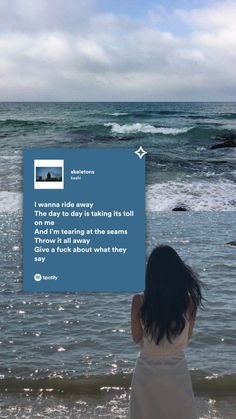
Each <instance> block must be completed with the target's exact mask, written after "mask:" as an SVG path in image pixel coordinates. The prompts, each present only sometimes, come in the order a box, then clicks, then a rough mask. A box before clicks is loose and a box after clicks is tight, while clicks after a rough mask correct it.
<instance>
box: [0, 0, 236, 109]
mask: <svg viewBox="0 0 236 419" xmlns="http://www.w3.org/2000/svg"><path fill="white" fill-rule="evenodd" d="M0 100H1V101H4V100H6V101H7V100H10V101H11V100H12V101H24V100H39V101H44V100H45V101H50V100H53V101H54V100H55V101H57V100H61V101H87V100H88V101H122V100H124V101H126V100H127V101H137V100H138V101H149V100H150V101H163V100H167V101H169V100H170V101H171V100H173V101H174V100H183V101H184V100H190V101H191V100H206V101H207V100H209V101H210V100H236V1H235V0H233V1H232V0H224V1H216V0H212V1H207V0H188V1H185V0H172V1H171V0H166V1H164V0H163V1H155V0H153V1H151V0H35V1H33V0H0Z"/></svg>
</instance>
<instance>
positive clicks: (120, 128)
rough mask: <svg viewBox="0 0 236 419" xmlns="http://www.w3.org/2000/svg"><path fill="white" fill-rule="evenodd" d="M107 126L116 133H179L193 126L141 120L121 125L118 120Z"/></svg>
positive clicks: (106, 125) (106, 124) (108, 123)
mask: <svg viewBox="0 0 236 419" xmlns="http://www.w3.org/2000/svg"><path fill="white" fill-rule="evenodd" d="M104 126H105V127H111V132H113V133H115V134H137V133H140V132H141V133H144V134H164V135H178V134H182V133H185V132H188V131H190V130H191V129H192V128H193V127H183V128H170V127H155V126H154V125H150V124H142V123H140V122H137V123H134V124H124V125H120V124H118V123H116V122H107V123H105V124H104Z"/></svg>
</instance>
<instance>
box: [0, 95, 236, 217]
mask: <svg viewBox="0 0 236 419" xmlns="http://www.w3.org/2000/svg"><path fill="white" fill-rule="evenodd" d="M235 133H236V103H0V141H1V156H0V198H1V204H0V205H1V206H3V207H4V206H6V205H7V206H8V208H11V207H12V204H13V203H14V205H20V194H19V191H20V190H21V157H22V149H23V148H24V147H72V148H73V147H76V148H77V147H131V146H132V147H137V148H138V147H139V146H140V145H142V146H143V147H144V148H145V150H146V151H147V152H148V155H147V182H148V190H147V194H148V206H149V209H154V210H160V211H168V210H170V209H172V208H173V207H175V206H176V205H181V204H182V205H183V204H184V205H186V206H188V207H189V208H190V209H191V210H195V211H201V210H205V211H209V210H210V211H218V210H234V209H235V207H236V183H235V179H236V170H235V157H236V154H235V148H222V149H217V150H211V149H210V147H211V145H213V144H215V143H217V142H218V141H217V140H216V137H222V138H225V137H227V136H230V135H235Z"/></svg>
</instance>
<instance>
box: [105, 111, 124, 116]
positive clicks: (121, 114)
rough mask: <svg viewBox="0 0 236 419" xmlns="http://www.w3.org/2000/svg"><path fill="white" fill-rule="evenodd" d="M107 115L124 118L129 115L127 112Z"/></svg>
mask: <svg viewBox="0 0 236 419" xmlns="http://www.w3.org/2000/svg"><path fill="white" fill-rule="evenodd" d="M109 115H112V116H125V115H129V112H113V113H110V114H109Z"/></svg>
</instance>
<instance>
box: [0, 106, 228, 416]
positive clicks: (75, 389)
mask: <svg viewBox="0 0 236 419" xmlns="http://www.w3.org/2000/svg"><path fill="white" fill-rule="evenodd" d="M235 116H236V104H235V103H227V104H226V103H224V104H220V103H209V104H207V103H196V104H193V103H162V104H160V103H147V104H144V103H99V104H94V103H86V104H85V103H84V104H83V103H2V104H0V148H1V155H0V232H1V234H0V250H1V252H0V312H1V316H0V332H1V333H0V360H1V364H0V393H1V394H0V418H31V419H33V418H55V419H60V418H65V417H66V418H69V419H73V418H81V419H93V418H97V417H102V418H110V419H112V418H125V417H126V415H127V409H128V400H129V392H130V381H131V375H132V371H133V368H134V365H135V360H136V357H137V355H138V351H139V347H138V346H137V345H135V344H133V342H132V339H131V333H130V304H131V299H132V295H131V294H127V293H114V294H109V293H108V294H107V293H90V294H79V293H67V294H49V293H34V294H30V293H25V292H23V291H22V210H21V194H22V149H23V148H24V147H72V148H73V147H76V148H77V147H97V146H98V147H130V146H135V147H136V146H137V147H139V146H140V145H142V146H143V147H144V148H145V149H146V150H147V151H148V157H147V195H146V196H147V214H146V220H147V230H146V231H147V232H146V244H147V246H146V248H147V254H148V253H149V252H150V250H151V249H152V248H153V247H154V246H156V245H157V244H161V243H165V244H169V245H171V246H173V247H174V248H175V249H176V250H177V252H179V254H180V256H181V257H182V258H183V259H184V260H185V261H186V262H187V263H188V264H189V265H191V266H192V267H193V268H194V269H195V270H196V271H197V272H198V274H199V276H200V278H201V280H202V281H203V283H204V290H203V292H204V297H205V298H206V301H205V303H204V305H205V307H204V310H200V311H199V313H198V317H197V321H196V327H195V331H194V336H193V338H192V339H191V342H190V345H189V347H188V348H187V350H186V358H187V362H188V365H189V369H190V370H191V376H192V380H193V387H194V391H195V395H196V402H197V408H198V412H199V417H200V418H201V419H203V418H204V419H207V418H208V419H235V418H236V398H235V395H236V366H235V362H234V359H235V347H236V329H235V315H236V312H235V307H236V286H235V267H236V258H235V247H233V246H230V245H228V244H227V243H229V242H230V241H233V240H235V237H236V223H235V212H234V210H235V200H236V196H235V191H236V188H235V166H234V160H235V149H233V148H232V149H230V148H229V149H227V148H226V149H217V150H211V149H210V146H211V145H212V144H215V143H216V142H217V141H218V140H216V139H215V137H218V136H220V137H224V136H225V137H226V136H228V135H230V134H234V132H235V131H236V124H235ZM176 205H186V206H188V207H189V208H190V209H191V211H186V212H172V211H171V209H172V208H173V206H176ZM98 280H99V278H98Z"/></svg>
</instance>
